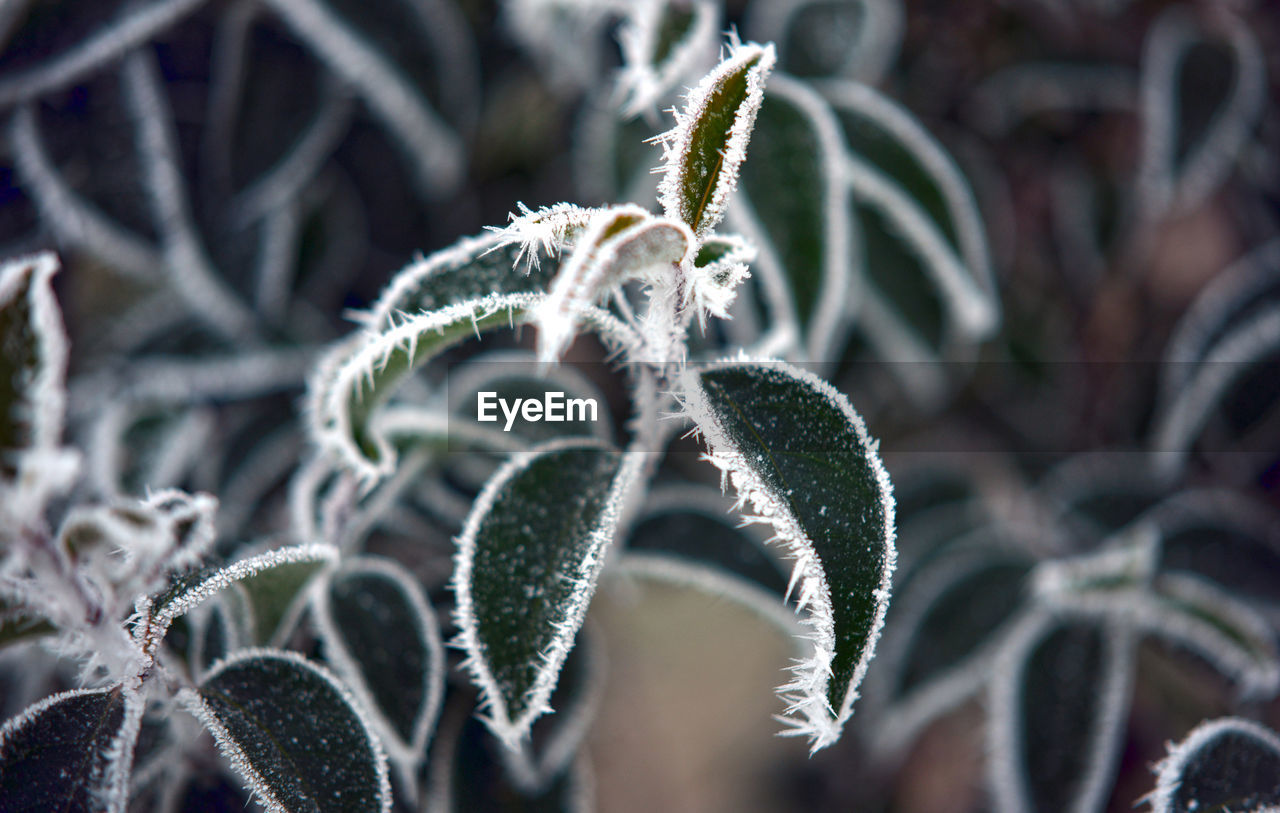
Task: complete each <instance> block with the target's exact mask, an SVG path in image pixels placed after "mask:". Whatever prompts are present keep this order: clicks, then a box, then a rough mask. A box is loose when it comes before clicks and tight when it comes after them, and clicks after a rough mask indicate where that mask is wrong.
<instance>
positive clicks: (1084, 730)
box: [988, 613, 1134, 813]
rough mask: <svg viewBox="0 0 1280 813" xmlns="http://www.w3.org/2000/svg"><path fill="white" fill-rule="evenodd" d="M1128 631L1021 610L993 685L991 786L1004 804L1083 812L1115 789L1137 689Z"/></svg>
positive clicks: (1032, 811)
mask: <svg viewBox="0 0 1280 813" xmlns="http://www.w3.org/2000/svg"><path fill="white" fill-rule="evenodd" d="M1132 649H1133V636H1132V634H1131V633H1130V632H1129V631H1128V630H1126V629H1125V628H1124V627H1123V626H1122V625H1108V624H1106V623H1105V622H1098V621H1096V620H1090V619H1087V618H1080V619H1071V618H1057V619H1055V618H1053V617H1052V616H1050V615H1048V614H1044V613H1032V614H1029V615H1027V616H1026V617H1025V618H1024V619H1023V622H1022V623H1021V624H1020V625H1019V629H1018V630H1017V631H1016V632H1015V633H1014V636H1013V640H1012V641H1011V643H1010V645H1009V646H1008V648H1007V649H1006V651H1005V653H1004V654H1003V655H1002V657H1001V659H1000V660H999V661H998V662H997V665H996V667H995V669H994V670H993V675H994V679H993V681H992V683H991V694H990V701H989V702H990V706H991V721H990V726H991V735H990V738H991V739H990V742H991V750H992V755H991V759H990V760H989V762H988V765H989V769H990V770H989V776H990V782H991V791H992V793H993V795H994V796H995V800H996V802H997V805H996V806H997V807H998V808H999V809H1001V810H1025V811H1028V812H1029V813H1038V811H1044V813H1064V812H1065V813H1089V811H1096V810H1100V809H1102V808H1103V807H1104V806H1105V804H1106V800H1107V797H1108V796H1109V794H1110V792H1111V784H1112V782H1113V781H1114V772H1115V768H1116V764H1117V761H1118V760H1117V757H1118V756H1119V746H1120V744H1121V735H1122V734H1123V731H1124V725H1125V723H1126V721H1127V719H1128V715H1127V714H1126V713H1125V710H1126V708H1127V706H1128V703H1129V694H1130V691H1131V690H1132V685H1133V667H1134V656H1133V652H1132Z"/></svg>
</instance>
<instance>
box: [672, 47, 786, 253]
mask: <svg viewBox="0 0 1280 813" xmlns="http://www.w3.org/2000/svg"><path fill="white" fill-rule="evenodd" d="M773 63H774V51H773V46H772V45H765V46H763V47H762V46H760V45H756V44H755V43H746V44H742V43H739V42H738V41H737V39H736V37H735V38H733V40H732V41H731V42H730V47H729V56H728V57H727V58H726V59H725V60H724V61H723V62H721V63H720V64H719V65H718V66H716V68H715V69H714V70H712V71H711V73H709V74H707V75H706V76H705V77H703V79H702V81H701V82H699V83H698V86H697V87H696V88H694V89H693V90H691V91H690V92H689V94H688V96H687V97H686V99H685V107H684V110H683V111H680V112H677V113H676V124H675V127H673V128H672V129H671V130H668V131H667V132H665V133H663V134H662V135H661V136H659V137H658V141H659V143H661V144H662V147H663V152H662V160H663V164H664V170H663V177H662V184H661V186H660V187H659V199H660V202H661V204H662V209H663V212H664V213H665V214H666V215H667V217H670V218H671V219H673V220H680V221H683V222H684V223H686V224H688V226H689V228H691V229H693V231H694V233H696V234H697V235H698V236H700V237H701V236H704V235H706V234H709V233H710V232H711V230H712V229H714V228H715V227H716V225H717V224H718V223H719V222H720V220H721V219H722V218H723V217H724V209H725V205H726V204H727V202H728V200H729V195H730V194H731V193H732V192H733V190H734V189H735V188H736V187H737V185H738V172H739V169H740V168H741V166H742V162H743V160H744V159H746V157H747V143H748V142H749V141H750V139H751V129H752V127H753V126H754V124H755V120H756V113H757V112H758V111H759V109H760V103H761V101H763V99H764V83H765V80H766V79H767V78H768V76H769V72H770V71H771V70H772V69H773Z"/></svg>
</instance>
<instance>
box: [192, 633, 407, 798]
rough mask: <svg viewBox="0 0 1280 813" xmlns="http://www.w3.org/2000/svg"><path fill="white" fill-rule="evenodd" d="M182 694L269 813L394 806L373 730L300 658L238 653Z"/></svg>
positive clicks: (350, 701)
mask: <svg viewBox="0 0 1280 813" xmlns="http://www.w3.org/2000/svg"><path fill="white" fill-rule="evenodd" d="M185 701H186V703H187V706H188V708H189V709H190V710H191V711H192V713H193V714H195V715H196V716H197V717H199V718H200V721H201V722H202V723H204V725H205V727H206V728H207V729H209V731H210V733H212V734H213V736H214V739H215V740H216V741H217V743H218V749H219V750H220V751H221V752H222V754H223V756H225V757H226V758H227V760H228V761H229V762H230V763H231V767H232V768H234V769H235V771H236V773H238V774H239V775H240V776H241V778H242V779H243V780H244V782H245V784H246V785H248V787H249V788H250V790H252V791H253V793H254V795H255V796H256V797H257V799H258V801H259V802H260V803H261V804H262V805H263V806H265V807H266V808H267V810H268V811H270V812H271V813H301V812H302V811H307V812H308V813H324V812H325V811H335V813H338V812H340V813H355V811H362V813H363V812H364V811H382V813H387V811H390V810H391V787H390V783H389V781H388V779H387V762H386V756H385V755H384V754H383V752H382V748H381V746H380V744H379V742H378V739H377V737H376V735H375V734H374V732H373V730H372V728H371V727H370V726H369V724H368V722H367V721H366V720H365V718H364V716H363V713H362V712H361V711H360V710H359V707H358V706H357V705H356V701H355V700H354V698H352V697H351V695H350V694H349V693H348V691H347V690H346V688H344V687H343V686H342V684H341V683H339V682H338V681H337V679H336V678H334V677H333V676H332V675H330V674H329V672H328V671H326V670H324V669H322V668H321V667H319V666H316V665H315V664H313V663H310V662H309V661H307V660H306V659H304V658H302V657H301V656H299V655H296V654H294V653H291V652H284V651H278V650H265V649H250V650H244V651H242V652H239V653H236V654H235V655H234V656H232V657H231V658H228V659H227V660H225V661H223V662H222V663H220V664H217V665H215V666H214V668H213V669H211V670H210V671H209V674H208V675H207V676H206V677H205V679H204V680H203V681H202V682H201V683H200V686H199V687H198V688H197V689H196V690H195V691H191V690H187V691H186V692H185Z"/></svg>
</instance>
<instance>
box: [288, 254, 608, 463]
mask: <svg viewBox="0 0 1280 813" xmlns="http://www.w3.org/2000/svg"><path fill="white" fill-rule="evenodd" d="M522 246H523V243H522V242H521V241H520V240H516V241H511V240H508V239H507V238H506V237H504V236H503V235H501V234H496V235H495V234H491V235H486V236H484V237H480V238H476V239H468V240H464V241H461V242H460V243H458V244H456V245H455V246H453V247H452V248H449V249H445V250H444V251H442V252H439V253H437V254H434V255H432V257H430V258H428V259H427V260H424V261H422V262H420V263H417V264H415V265H411V266H410V267H409V268H407V269H406V270H405V271H404V272H402V274H401V275H400V276H398V277H397V278H396V279H394V280H392V282H391V284H390V285H389V286H388V288H387V291H386V293H384V294H383V296H382V297H381V298H380V299H379V301H378V303H377V304H376V305H375V306H374V309H373V311H372V312H371V314H370V315H369V317H367V319H366V320H365V321H366V323H367V326H368V328H369V329H370V332H368V333H366V334H364V335H357V336H355V337H352V338H350V339H347V340H345V341H344V342H342V343H340V344H339V345H337V346H336V347H335V348H334V349H333V350H331V351H330V353H329V355H328V356H326V357H325V359H323V360H322V361H321V363H320V364H319V365H318V367H317V369H316V371H315V373H314V374H313V376H312V379H311V382H310V388H309V389H310V393H309V401H310V403H309V414H308V418H309V421H310V429H311V432H312V437H313V439H315V440H316V441H318V442H319V443H320V445H321V446H322V447H323V448H326V449H328V450H330V451H332V452H334V453H336V454H337V455H338V457H339V459H340V460H342V462H343V463H344V464H345V465H347V466H349V467H351V468H352V469H353V470H354V471H355V472H356V473H357V474H358V475H359V476H360V477H361V479H362V480H363V481H364V482H365V483H366V485H369V484H372V483H373V482H375V481H376V480H377V479H378V478H380V477H383V476H385V475H387V474H389V473H391V472H392V471H394V469H395V452H394V449H393V448H392V447H391V445H390V443H389V442H388V440H387V439H386V438H385V437H381V436H378V435H376V434H374V433H372V432H371V431H370V428H371V427H370V425H369V423H370V420H371V417H372V415H373V413H374V412H375V411H376V409H377V408H378V407H379V406H380V405H381V404H382V403H384V402H385V401H386V400H387V399H388V398H390V397H391V395H392V393H393V392H394V391H395V390H396V389H397V388H398V387H399V386H400V385H401V384H402V383H403V381H404V380H405V378H406V377H407V376H408V375H409V374H411V373H412V372H413V371H414V370H415V369H417V368H418V367H420V366H421V365H423V364H425V363H426V362H427V361H429V360H430V359H431V358H433V357H434V356H435V355H436V354H438V353H439V352H441V351H442V350H444V349H445V348H447V347H449V346H451V345H453V344H455V343H457V342H460V341H462V340H463V339H465V338H467V337H469V336H473V335H478V334H480V333H481V332H483V331H487V330H494V329H498V328H502V327H508V326H512V325H514V324H517V323H524V322H526V321H528V320H529V319H530V318H531V311H532V310H533V309H534V307H535V306H536V305H538V304H539V303H541V302H543V301H544V299H545V295H544V294H542V293H540V291H541V290H542V287H543V281H544V280H545V279H546V277H544V276H542V275H540V274H539V273H537V272H530V273H526V274H521V273H519V272H518V271H515V270H514V269H513V268H512V265H513V264H514V263H515V261H516V258H517V257H518V256H519V254H520V253H521V252H522V251H523V248H522ZM490 251H492V252H493V255H489V254H488V252H490ZM495 255H496V256H495ZM502 257H506V258H507V259H506V260H505V261H504V260H502V259H501V258H502ZM504 265H505V267H506V269H507V271H506V273H505V274H504V273H503V271H502V269H503V266H504ZM425 308H430V310H425ZM577 316H578V317H579V318H580V319H584V320H585V321H587V322H588V323H589V324H590V325H591V326H592V327H594V328H595V329H597V330H599V331H600V332H601V335H602V338H603V339H604V340H605V341H606V343H609V344H611V345H615V346H616V345H620V344H623V343H625V342H626V341H627V340H628V339H629V336H630V331H629V330H628V329H627V328H626V327H625V326H624V325H622V323H621V322H619V321H618V320H617V319H615V318H614V317H612V316H611V315H610V314H608V313H606V312H604V311H602V310H600V309H598V308H589V309H587V310H586V312H581V311H579V312H577Z"/></svg>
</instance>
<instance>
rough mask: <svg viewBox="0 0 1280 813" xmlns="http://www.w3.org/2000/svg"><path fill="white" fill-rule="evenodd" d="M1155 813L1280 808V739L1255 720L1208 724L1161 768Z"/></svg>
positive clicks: (1173, 751)
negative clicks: (1278, 780) (1279, 783)
mask: <svg viewBox="0 0 1280 813" xmlns="http://www.w3.org/2000/svg"><path fill="white" fill-rule="evenodd" d="M1155 770H1156V774H1157V779H1156V789H1155V792H1154V793H1153V794H1152V795H1151V796H1149V797H1148V799H1149V801H1150V804H1151V810H1152V813H1194V811H1228V810H1241V811H1244V810H1250V811H1260V810H1272V809H1275V808H1276V807H1277V806H1280V785H1277V784H1276V777H1277V776H1280V737H1277V736H1276V733H1275V732H1274V731H1272V730H1271V729H1269V728H1266V727H1264V726H1261V725H1259V724H1257V723H1255V722H1253V721H1251V720H1241V719H1239V718H1235V717H1225V718H1222V719H1219V720H1211V721H1207V722H1203V723H1201V724H1200V725H1198V726H1196V728H1195V729H1194V730H1193V731H1192V732H1191V733H1190V734H1188V735H1187V737H1186V739H1184V740H1183V741H1182V742H1180V743H1178V744H1176V745H1174V746H1172V748H1171V750H1170V752H1169V755H1168V756H1167V757H1165V758H1164V759H1163V760H1161V761H1160V764H1159V765H1157V766H1156V769H1155Z"/></svg>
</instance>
